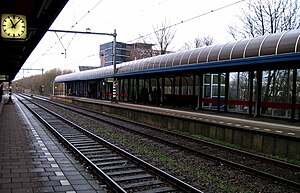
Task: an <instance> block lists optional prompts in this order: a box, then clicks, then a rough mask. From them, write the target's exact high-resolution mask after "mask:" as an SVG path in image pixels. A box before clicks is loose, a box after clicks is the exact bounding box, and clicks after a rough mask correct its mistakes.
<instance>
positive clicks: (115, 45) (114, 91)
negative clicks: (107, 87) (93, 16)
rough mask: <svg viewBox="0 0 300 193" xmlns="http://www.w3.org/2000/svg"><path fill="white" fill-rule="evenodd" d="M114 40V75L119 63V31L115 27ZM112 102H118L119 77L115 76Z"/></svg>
mask: <svg viewBox="0 0 300 193" xmlns="http://www.w3.org/2000/svg"><path fill="white" fill-rule="evenodd" d="M113 37H114V41H113V66H114V75H115V74H116V73H117V67H116V65H117V63H116V58H117V57H116V54H117V48H116V47H117V32H116V29H114V34H113ZM111 102H112V103H118V101H117V79H116V77H114V81H113V98H112V101H111Z"/></svg>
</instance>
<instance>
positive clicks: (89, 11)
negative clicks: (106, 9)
mask: <svg viewBox="0 0 300 193" xmlns="http://www.w3.org/2000/svg"><path fill="white" fill-rule="evenodd" d="M102 1H103V0H99V1H98V2H97V3H96V4H95V5H94V6H93V7H92V8H91V9H89V10H88V11H87V12H86V13H85V14H84V15H83V16H82V17H81V18H80V19H79V20H78V21H77V22H75V23H74V24H73V25H72V26H71V28H70V29H73V28H74V27H75V26H76V25H77V24H79V23H80V22H81V21H82V20H83V19H84V18H85V17H86V16H87V15H88V14H90V13H91V12H92V11H93V10H94V9H95V8H96V7H97V6H98V5H99V4H100V3H101V2H102ZM65 35H66V33H65V34H63V35H62V36H61V37H58V40H57V41H56V42H55V43H54V44H52V45H51V46H50V47H49V48H48V49H47V50H46V52H44V53H43V54H42V55H41V56H40V57H39V58H38V59H37V60H36V61H35V62H33V63H32V64H31V65H29V67H28V68H30V67H31V66H33V65H34V64H36V63H37V62H38V61H39V60H40V59H41V58H42V57H43V56H45V55H46V54H47V52H49V51H50V50H51V49H52V48H53V47H54V46H55V45H56V44H57V43H59V42H61V39H62V38H64V37H65ZM74 37H75V35H74V36H73V38H72V39H71V41H70V42H69V44H68V46H67V48H68V47H69V46H70V44H71V42H72V41H73V39H74Z"/></svg>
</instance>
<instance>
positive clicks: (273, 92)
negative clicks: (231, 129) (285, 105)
mask: <svg viewBox="0 0 300 193" xmlns="http://www.w3.org/2000/svg"><path fill="white" fill-rule="evenodd" d="M239 20H240V22H241V24H242V25H241V27H240V28H238V27H237V26H233V25H232V26H229V33H230V34H231V35H232V36H233V38H234V39H238V38H241V37H242V38H253V37H257V36H263V35H267V34H271V33H278V32H283V31H287V30H292V29H298V28H300V16H299V7H298V0H249V1H248V3H247V6H246V8H244V9H242V15H241V16H239ZM254 76H255V77H258V75H257V72H256V73H255V74H254ZM261 76H262V96H256V97H261V101H263V102H290V101H291V99H290V98H291V96H290V87H291V80H290V78H291V77H292V75H291V70H290V69H285V70H265V71H262V74H261ZM273 110H274V109H273ZM266 112H267V109H264V108H263V109H262V114H264V113H266ZM272 113H274V112H272Z"/></svg>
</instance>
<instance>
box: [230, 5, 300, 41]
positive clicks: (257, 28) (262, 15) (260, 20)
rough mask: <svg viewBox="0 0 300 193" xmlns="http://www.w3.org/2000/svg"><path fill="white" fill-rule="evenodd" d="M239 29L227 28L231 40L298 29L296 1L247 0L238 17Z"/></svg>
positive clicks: (299, 21) (235, 27) (234, 27)
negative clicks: (240, 25)
mask: <svg viewBox="0 0 300 193" xmlns="http://www.w3.org/2000/svg"><path fill="white" fill-rule="evenodd" d="M239 20H240V22H241V24H242V27H241V28H238V27H237V26H236V25H231V26H229V33H230V34H231V35H232V36H233V38H235V39H238V38H240V37H242V38H252V37H256V36H262V35H266V34H270V33H277V32H282V31H286V30H291V29H298V28H299V27H300V17H299V7H298V1H297V0H249V1H248V3H247V6H246V8H244V9H242V15H241V16H239Z"/></svg>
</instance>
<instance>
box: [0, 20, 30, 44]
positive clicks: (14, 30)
mask: <svg viewBox="0 0 300 193" xmlns="http://www.w3.org/2000/svg"><path fill="white" fill-rule="evenodd" d="M1 36H2V37H3V38H10V39H26V37H27V21H26V16H25V15H18V14H2V15H1Z"/></svg>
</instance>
